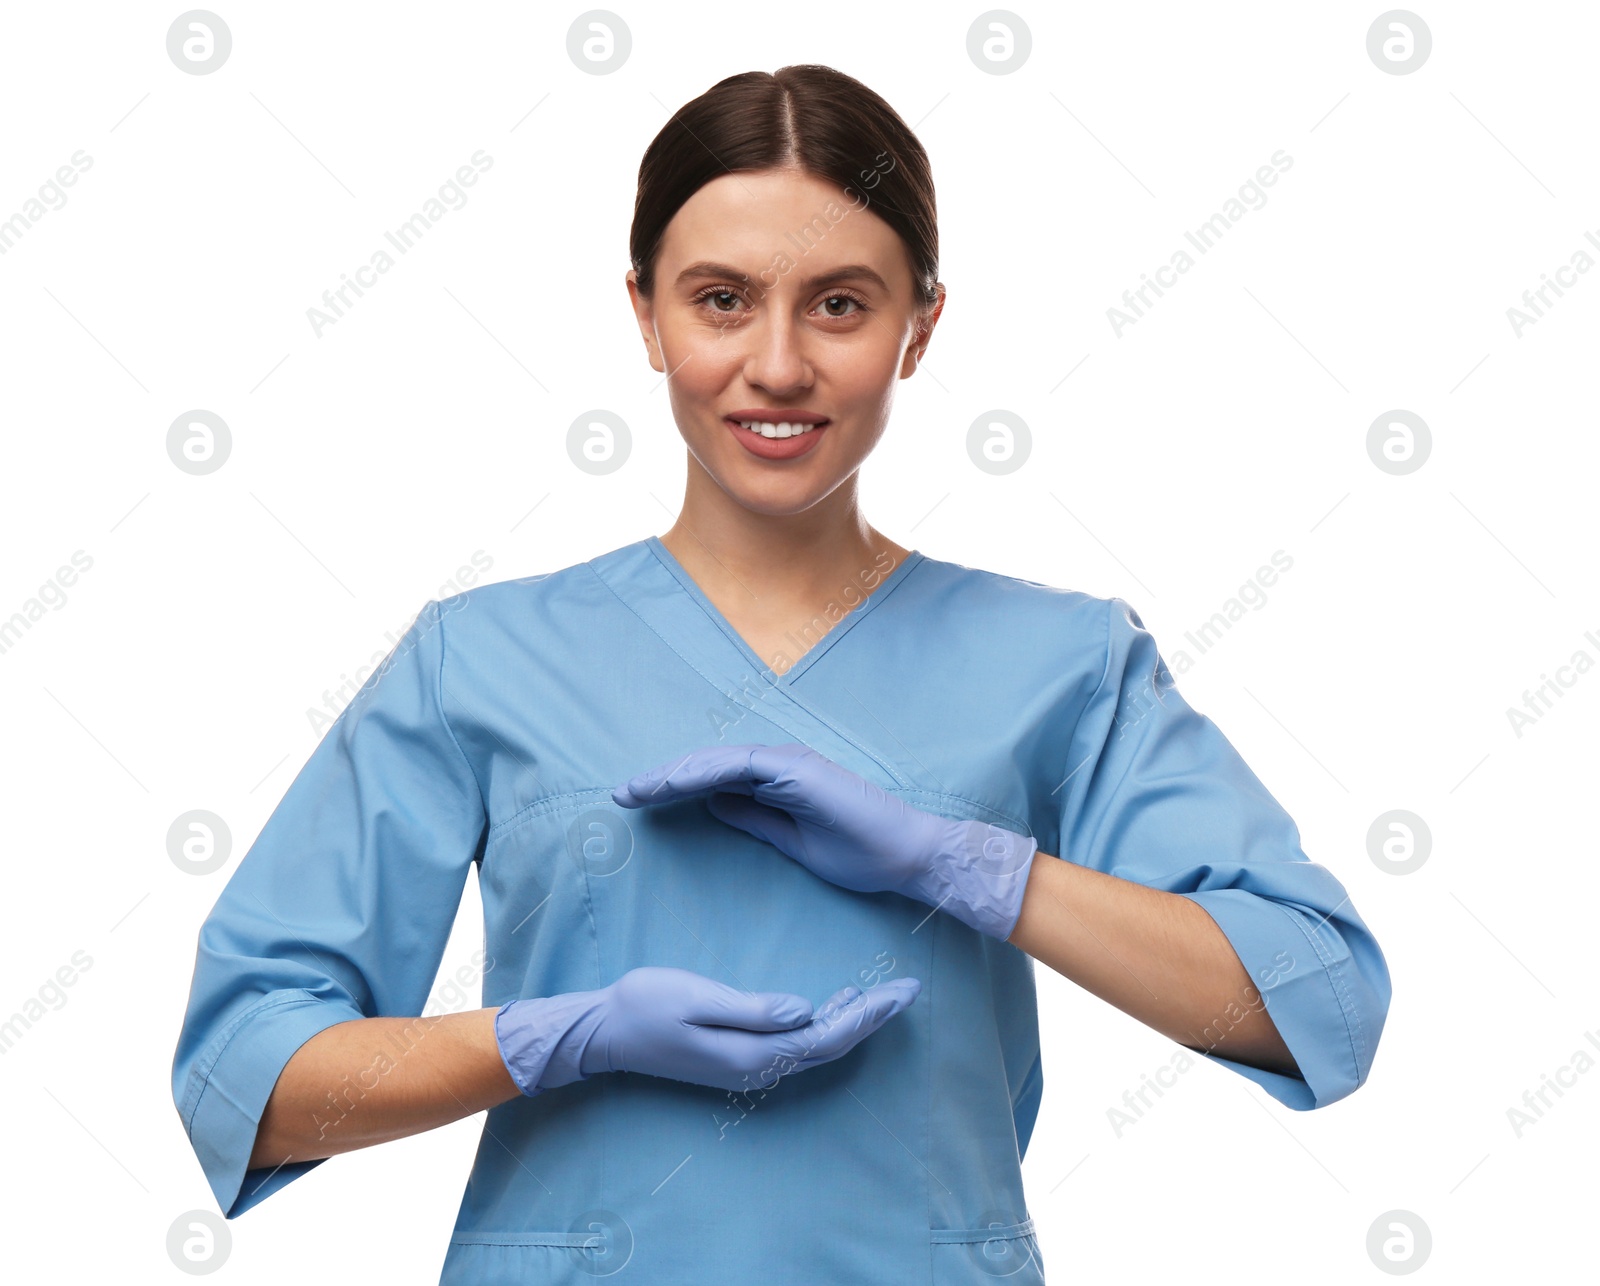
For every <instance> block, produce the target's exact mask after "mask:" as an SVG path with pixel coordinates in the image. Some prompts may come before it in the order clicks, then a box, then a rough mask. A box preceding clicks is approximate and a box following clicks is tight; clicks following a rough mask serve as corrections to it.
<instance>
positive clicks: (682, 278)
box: [674, 259, 893, 295]
mask: <svg viewBox="0 0 1600 1286" xmlns="http://www.w3.org/2000/svg"><path fill="white" fill-rule="evenodd" d="M702 277H722V278H726V279H728V280H731V281H749V280H750V274H749V273H747V272H743V271H741V270H740V269H738V268H734V267H731V266H729V265H728V264H725V263H712V262H710V261H709V260H705V259H702V260H700V261H699V262H698V263H692V264H690V265H689V266H688V267H687V268H685V269H684V270H683V271H682V272H680V273H679V274H678V276H677V279H676V281H675V282H674V284H675V285H679V286H681V285H683V284H684V282H686V281H693V280H697V279H699V278H702ZM851 279H861V280H865V281H870V282H872V283H873V284H874V285H875V286H877V287H878V289H879V290H881V291H883V293H884V294H886V295H888V294H892V293H893V292H892V291H891V290H890V289H889V283H888V282H886V281H885V280H884V279H883V278H882V277H880V276H879V275H878V274H877V273H876V272H874V271H873V270H872V269H871V268H869V267H867V265H866V264H864V263H851V264H846V265H845V266H844V267H842V268H834V269H833V270H832V271H830V272H823V273H818V274H817V275H816V276H814V277H801V278H800V284H801V285H802V286H810V287H812V288H815V287H818V286H832V285H836V284H837V283H839V282H841V281H849V280H851Z"/></svg>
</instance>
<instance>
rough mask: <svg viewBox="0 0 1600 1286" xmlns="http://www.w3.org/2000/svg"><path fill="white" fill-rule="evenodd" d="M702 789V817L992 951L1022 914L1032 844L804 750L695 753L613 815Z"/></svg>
mask: <svg viewBox="0 0 1600 1286" xmlns="http://www.w3.org/2000/svg"><path fill="white" fill-rule="evenodd" d="M707 790H709V791H712V792H713V793H712V795H711V797H710V798H709V799H708V800H707V801H706V807H707V808H709V809H710V810H711V814H712V816H714V817H716V818H718V819H719V820H721V821H724V822H728V823H729V824H730V825H733V826H737V827H739V828H740V829H742V830H746V831H749V832H750V833H751V834H752V835H754V836H755V837H756V838H757V839H764V840H766V841H767V842H768V843H769V844H772V845H774V846H776V847H777V848H778V849H780V850H781V851H782V852H784V853H787V854H788V855H789V856H790V857H792V858H794V859H795V860H796V861H797V862H800V863H802V864H803V865H804V866H806V867H807V868H808V869H810V870H811V871H813V872H814V873H815V874H817V875H820V876H822V878H823V879H825V880H831V881H832V882H833V883H834V884H837V885H840V886H841V887H843V888H847V889H852V890H854V891H855V892H857V893H878V892H883V891H892V892H895V893H900V894H903V895H905V896H906V897H910V898H915V899H916V900H917V901H919V902H925V903H927V904H928V905H929V906H932V907H937V908H938V909H940V910H943V911H948V912H949V913H950V914H951V915H953V916H955V917H956V918H957V919H958V920H961V921H962V922H963V923H965V924H968V925H970V926H971V927H972V928H974V929H977V930H978V931H979V932H980V933H986V934H988V935H989V936H990V937H993V938H998V939H1000V941H1002V942H1004V941H1005V940H1006V939H1007V938H1009V937H1010V936H1011V931H1012V929H1014V928H1015V927H1016V923H1017V917H1018V916H1019V915H1020V914H1021V913H1022V895H1023V893H1024V891H1025V890H1026V889H1027V884H1028V872H1029V870H1030V869H1031V867H1032V865H1033V858H1034V854H1036V853H1037V852H1038V851H1039V844H1038V841H1037V840H1035V839H1033V838H1032V837H1031V836H1028V835H1019V834H1018V833H1017V832H1015V831H1008V830H1005V829H1004V828H1002V827H999V826H994V825H992V824H990V823H989V822H978V821H957V820H955V819H953V818H949V817H941V816H939V815H938V814H937V813H929V812H924V811H923V810H922V809H919V808H914V807H912V805H910V804H908V803H906V802H905V800H903V799H900V798H898V797H897V796H894V795H890V794H888V793H887V792H886V791H883V790H880V789H879V788H878V787H877V786H875V785H873V784H872V783H871V782H869V781H867V780H866V779H865V778H863V777H860V776H857V775H856V774H855V773H853V772H851V771H850V770H849V769H848V768H845V767H843V766H842V765H840V764H836V763H834V762H833V761H832V760H831V759H828V758H826V757H825V756H823V755H820V754H818V753H817V752H816V751H815V750H812V749H811V748H810V747H808V746H804V745H801V744H800V743H798V742H789V743H787V744H785V745H781V746H753V745H746V746H705V747H703V748H701V749H699V750H693V751H690V752H689V754H687V755H685V756H683V757H682V758H680V759H677V760H675V761H673V762H671V763H667V764H661V765H658V766H657V767H655V768H652V769H650V770H648V771H647V772H642V773H639V774H638V775H637V776H635V777H632V778H630V779H629V780H628V782H627V783H626V784H625V785H622V786H619V787H617V789H616V790H614V791H613V792H612V794H611V798H612V799H613V800H614V801H615V802H616V803H617V804H618V805H620V806H621V807H623V808H639V807H643V806H644V805H646V804H657V803H664V802H666V801H668V800H674V799H684V798H687V797H688V796H691V795H697V794H699V793H701V792H702V791H707Z"/></svg>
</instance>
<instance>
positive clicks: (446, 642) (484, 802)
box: [433, 613, 489, 821]
mask: <svg viewBox="0 0 1600 1286" xmlns="http://www.w3.org/2000/svg"><path fill="white" fill-rule="evenodd" d="M449 646H450V639H449V636H448V635H447V634H446V633H445V632H444V615H443V614H442V613H441V614H440V616H439V673H438V674H437V675H436V676H435V682H434V690H433V700H434V704H435V705H437V706H438V707H439V722H440V723H442V724H443V725H444V730H445V735H446V736H448V737H449V738H450V744H451V745H452V746H454V747H455V748H456V754H458V755H460V756H461V762H462V763H464V764H465V765H466V766H467V772H468V773H469V774H470V775H471V777H472V784H473V785H474V786H476V787H477V788H478V805H479V811H480V812H481V813H482V814H483V818H484V820H485V821H487V820H488V818H489V801H488V799H487V798H485V797H484V793H483V783H482V782H481V781H479V780H478V771H477V769H475V768H474V767H473V766H472V761H471V760H470V759H468V758H467V752H466V751H465V750H463V749H462V748H461V743H460V742H459V741H457V740H456V734H455V729H453V728H452V727H451V726H450V717H449V716H448V715H447V714H445V712H444V656H445V649H446V648H448V647H449Z"/></svg>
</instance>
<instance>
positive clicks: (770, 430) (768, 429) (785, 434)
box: [739, 420, 817, 438]
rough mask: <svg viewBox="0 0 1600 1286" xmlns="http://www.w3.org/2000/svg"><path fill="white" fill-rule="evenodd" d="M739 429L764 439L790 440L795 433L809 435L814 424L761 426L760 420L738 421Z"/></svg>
mask: <svg viewBox="0 0 1600 1286" xmlns="http://www.w3.org/2000/svg"><path fill="white" fill-rule="evenodd" d="M739 427H740V428H745V429H750V430H751V431H752V432H755V433H759V434H760V435H761V436H762V437H764V438H792V437H794V436H795V434H797V433H810V432H811V430H812V429H814V428H816V427H817V426H816V425H814V424H789V423H787V422H785V423H783V424H763V423H762V422H761V421H760V420H740V421H739Z"/></svg>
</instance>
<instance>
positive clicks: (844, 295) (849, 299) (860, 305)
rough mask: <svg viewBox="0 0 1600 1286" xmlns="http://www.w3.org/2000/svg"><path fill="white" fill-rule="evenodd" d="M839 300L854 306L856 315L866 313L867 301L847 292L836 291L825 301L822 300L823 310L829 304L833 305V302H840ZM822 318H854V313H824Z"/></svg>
mask: <svg viewBox="0 0 1600 1286" xmlns="http://www.w3.org/2000/svg"><path fill="white" fill-rule="evenodd" d="M840 299H842V300H844V301H845V302H846V303H851V304H854V305H855V306H856V308H855V311H856V312H858V313H864V312H866V311H867V301H866V300H864V299H862V298H861V297H860V296H859V295H854V294H851V293H850V292H849V291H847V290H836V291H834V293H833V294H831V295H829V296H828V297H827V298H826V299H824V300H823V301H822V305H823V308H824V309H826V308H827V306H828V305H829V304H831V303H833V302H834V301H835V300H840ZM823 316H824V317H853V316H855V313H833V312H824V313H823Z"/></svg>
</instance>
